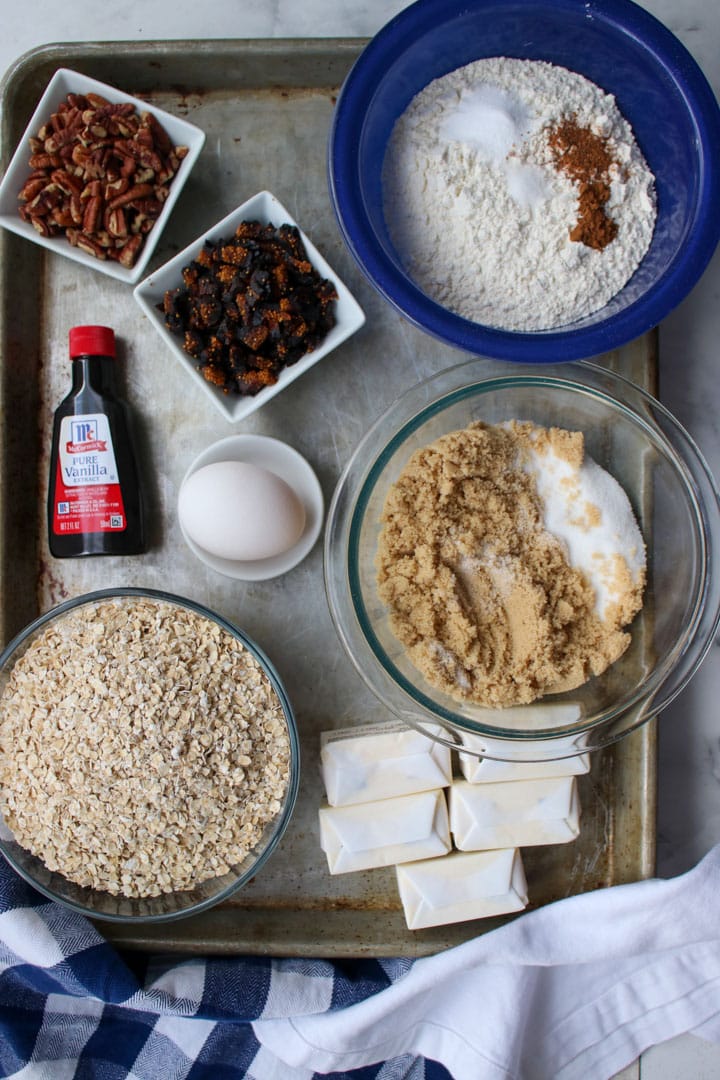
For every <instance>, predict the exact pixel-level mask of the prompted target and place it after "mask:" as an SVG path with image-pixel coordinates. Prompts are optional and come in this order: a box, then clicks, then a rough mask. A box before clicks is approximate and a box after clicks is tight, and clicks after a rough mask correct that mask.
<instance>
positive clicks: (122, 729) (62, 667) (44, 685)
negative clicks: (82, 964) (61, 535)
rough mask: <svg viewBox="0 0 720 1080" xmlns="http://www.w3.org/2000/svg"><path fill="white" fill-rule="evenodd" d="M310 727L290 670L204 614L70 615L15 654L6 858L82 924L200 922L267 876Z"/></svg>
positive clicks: (0, 694)
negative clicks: (287, 682)
mask: <svg viewBox="0 0 720 1080" xmlns="http://www.w3.org/2000/svg"><path fill="white" fill-rule="evenodd" d="M299 768H300V759H299V744H298V737H297V730H296V726H295V720H294V716H293V712H292V708H291V706H290V702H289V701H288V698H287V695H286V693H285V691H284V689H283V686H282V684H281V682H280V679H279V677H278V675H277V672H276V671H275V669H274V667H273V665H272V663H271V662H270V661H269V660H268V658H267V657H266V656H265V655H264V654H263V653H262V651H261V650H260V649H259V648H258V646H257V645H256V644H255V643H254V642H252V641H251V640H250V639H249V638H248V637H247V636H246V635H245V634H244V633H243V632H242V631H241V630H239V629H237V627H235V626H233V625H232V624H231V623H229V622H228V621H226V620H225V619H224V618H222V617H221V616H219V615H217V614H214V613H213V612H211V611H209V610H208V609H206V608H204V607H203V606H202V605H200V604H197V603H195V602H193V601H192V600H187V599H183V598H181V597H177V596H172V595H170V594H167V593H163V592H159V591H153V590H143V589H133V588H125V589H117V590H101V591H98V592H93V593H88V594H85V595H83V596H78V597H76V598H74V599H71V600H68V601H66V602H65V603H62V604H60V605H59V606H58V607H56V608H53V609H52V610H51V611H49V612H47V613H46V614H44V615H42V616H40V617H39V618H38V619H36V620H35V621H34V622H33V623H31V624H30V625H29V626H28V627H27V628H26V629H25V630H23V631H22V632H21V633H20V634H19V635H18V636H17V637H16V638H15V639H14V640H13V641H11V642H10V643H9V645H8V646H7V647H6V648H5V650H4V652H3V653H2V655H1V656H0V851H2V853H3V855H4V856H5V858H6V859H7V861H8V862H9V863H10V865H11V866H13V867H14V869H15V870H16V871H17V872H18V873H19V874H21V875H22V876H23V877H24V878H25V879H26V880H27V881H28V882H30V884H31V885H33V886H35V888H37V889H38V890H39V891H40V892H42V893H44V894H45V895H46V896H48V897H50V898H51V899H54V900H58V901H60V902H61V903H63V904H66V905H67V906H69V907H71V908H73V909H74V910H76V911H79V912H81V913H82V914H85V915H88V916H92V917H94V918H101V919H107V920H110V921H117V922H127V921H131V920H137V921H145V922H159V921H163V920H169V919H174V918H178V917H181V916H186V915H191V914H195V913H197V912H199V911H203V910H204V909H206V908H208V907H210V906H212V905H214V904H217V903H218V902H220V901H222V900H224V899H226V898H227V897H229V896H230V895H231V894H233V893H235V892H236V891H237V890H238V889H240V888H242V886H243V885H244V884H245V883H246V882H247V881H248V880H249V879H250V878H251V877H253V876H255V875H256V874H257V873H258V871H259V870H260V869H261V867H262V866H263V864H264V863H265V862H266V860H267V859H268V858H269V857H270V855H271V853H272V852H273V850H274V849H275V847H276V846H277V844H278V842H279V840H280V838H281V836H282V834H283V832H284V831H285V829H286V827H287V824H288V822H289V819H290V816H291V814H292V811H293V807H294V804H295V799H296V796H297V790H298V781H299Z"/></svg>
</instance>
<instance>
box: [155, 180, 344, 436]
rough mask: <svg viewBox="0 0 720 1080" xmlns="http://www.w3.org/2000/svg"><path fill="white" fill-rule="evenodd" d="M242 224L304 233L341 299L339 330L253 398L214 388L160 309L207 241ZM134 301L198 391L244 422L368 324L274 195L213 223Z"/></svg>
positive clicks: (310, 254)
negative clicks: (289, 227)
mask: <svg viewBox="0 0 720 1080" xmlns="http://www.w3.org/2000/svg"><path fill="white" fill-rule="evenodd" d="M243 221H259V222H260V223H261V224H262V225H270V224H272V225H274V226H275V227H276V228H279V227H280V226H281V225H286V224H287V225H294V226H296V228H298V229H299V231H300V235H301V237H302V241H303V243H304V245H305V251H306V252H307V256H308V259H309V260H310V262H311V263H312V264H313V266H314V268H315V269H316V270H317V271H318V273H319V274H320V275H321V277H323V278H327V279H328V280H329V281H331V282H332V283H333V285H334V286H335V289H336V290H337V295H338V298H337V300H336V301H335V326H334V327H333V328H332V329H331V330H330V331H329V333H328V334H327V336H326V337H325V338H324V340H323V341H322V342H321V343H320V344H319V345H318V346H317V347H316V348H315V349H313V351H312V352H309V353H306V354H305V356H303V357H302V358H301V359H300V360H298V361H296V362H295V363H294V364H291V365H290V366H289V367H286V368H283V370H282V371H281V372H280V375H279V377H278V381H277V382H276V383H275V384H274V385H273V386H268V387H266V389H264V390H261V391H260V392H259V393H258V394H255V395H254V396H252V397H250V396H245V395H241V394H226V393H224V392H223V391H222V390H221V389H219V388H218V387H216V386H213V385H212V384H211V383H209V382H208V381H207V379H205V378H204V377H203V376H202V374H201V373H200V372H199V371H198V370H197V365H196V361H195V360H194V359H193V358H192V357H191V356H190V355H189V354H188V353H186V352H185V350H184V349H183V347H182V344H181V339H180V338H179V337H178V336H177V335H176V334H173V333H171V332H170V330H168V329H167V327H166V326H165V318H164V315H163V313H162V312H161V311H159V310H158V308H157V305H158V304H160V303H161V302H162V300H163V297H164V295H165V293H166V292H167V290H169V289H175V288H177V287H178V286H180V285H182V271H183V269H184V267H186V266H187V265H189V263H191V262H192V260H193V259H194V258H196V256H197V255H198V254H199V253H200V251H201V250H202V248H203V245H204V243H205V241H206V240H211V241H213V242H214V241H217V240H220V239H230V238H231V237H232V236H233V235H234V233H235V230H236V228H237V227H238V225H240V224H241V222H243ZM134 295H135V299H136V300H137V302H138V304H139V305H140V307H141V308H142V310H143V311H144V312H145V314H146V315H147V317H148V319H149V320H150V322H151V323H152V325H153V326H154V327H155V329H156V330H157V332H158V333H159V334H160V336H161V337H162V338H163V340H164V341H165V343H166V344H167V346H168V347H169V348H170V349H171V350H172V352H173V353H174V354H175V356H176V357H177V358H178V360H179V361H180V363H181V364H182V365H183V367H184V368H185V369H186V371H188V372H189V374H190V376H191V377H192V378H193V379H194V380H195V382H196V383H197V385H198V387H199V388H200V389H201V390H202V392H203V393H204V394H206V395H207V396H208V397H209V398H210V400H211V401H212V402H213V404H214V405H215V406H216V407H217V408H218V409H219V410H220V412H221V413H222V414H223V416H224V417H225V419H226V420H230V421H238V420H244V419H245V417H246V416H249V415H250V413H252V412H255V410H256V409H259V408H260V406H261V405H264V404H265V402H266V401H269V400H270V398H272V397H274V396H275V395H276V394H278V393H280V391H281V390H284V389H285V387H286V386H289V385H290V383H291V382H294V381H295V379H297V378H298V376H300V375H302V374H303V372H305V371H307V370H308V368H310V367H312V366H313V364H317V362H318V360H322V358H323V357H324V356H327V354H328V353H329V352H332V350H333V349H335V348H337V346H338V345H340V344H341V343H342V342H343V341H345V340H346V338H349V337H350V335H351V334H354V333H355V331H356V330H358V329H359V328H360V327H361V326H362V325H363V323H364V322H365V314H364V312H363V310H362V308H361V307H360V305H359V304H358V302H357V301H356V300H355V298H354V297H353V296H352V294H351V293H350V292H349V290H348V289H347V287H346V286H345V285H344V284H343V282H342V281H341V280H340V278H339V277H338V276H337V274H336V273H335V272H334V271H333V270H332V268H331V267H330V266H329V265H328V263H327V262H326V261H325V259H324V258H323V257H322V255H321V254H320V252H319V251H318V250H317V248H316V247H315V246H314V244H312V243H311V241H310V240H309V239H308V238H307V236H306V235H305V234H304V233H303V231H302V229H300V228H299V226H298V225H297V222H296V221H295V220H294V219H293V218H292V217H291V215H290V214H289V213H288V211H287V210H286V209H285V207H284V206H283V205H282V204H281V203H280V202H279V201H278V200H277V199H276V198H275V196H274V195H271V194H270V192H269V191H261V192H259V193H258V194H257V195H254V196H253V197H252V198H251V199H248V200H247V202H244V203H243V204H242V206H239V207H238V208H237V210H233V212H232V213H230V214H228V215H227V217H224V218H223V219H222V221H219V222H218V223H217V225H213V226H212V228H210V229H208V231H207V232H206V233H203V235H202V236H199V237H198V239H197V240H195V241H194V242H193V243H192V244H189V245H188V246H187V247H186V248H185V249H184V250H183V251H181V252H180V253H179V254H178V255H176V256H175V257H174V258H172V259H171V260H170V262H167V263H165V265H164V266H161V267H160V268H159V269H158V270H155V271H154V272H153V273H152V274H150V276H149V277H147V278H146V279H145V280H144V281H142V282H141V283H140V284H139V285H138V286H137V287H136V289H135V293H134Z"/></svg>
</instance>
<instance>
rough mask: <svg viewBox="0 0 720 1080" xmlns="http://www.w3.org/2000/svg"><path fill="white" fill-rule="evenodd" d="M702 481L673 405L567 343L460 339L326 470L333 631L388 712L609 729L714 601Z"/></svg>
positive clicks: (704, 620)
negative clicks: (521, 352)
mask: <svg viewBox="0 0 720 1080" xmlns="http://www.w3.org/2000/svg"><path fill="white" fill-rule="evenodd" d="M719 541H720V501H719V498H718V492H717V489H716V486H715V483H714V481H713V479H712V476H711V475H710V473H709V471H708V468H707V465H706V464H705V461H704V459H703V457H702V455H701V454H700V452H699V450H698V449H697V447H696V446H695V444H694V443H693V441H692V440H691V438H690V437H689V436H688V434H687V433H686V432H685V431H684V429H683V428H682V427H681V426H680V424H679V423H678V422H677V420H675V419H674V417H673V416H672V415H671V414H670V413H669V412H668V411H667V410H666V409H665V408H664V407H663V406H662V405H661V404H660V403H659V402H658V401H657V400H655V398H653V397H652V396H651V395H650V394H648V393H646V392H645V391H643V390H641V389H639V388H638V387H637V386H635V385H634V384H633V383H631V382H630V381H629V380H627V379H625V378H623V377H622V376H620V375H618V374H615V373H613V372H611V371H609V370H607V369H605V368H602V367H599V366H597V365H594V364H589V363H587V362H581V363H578V364H574V365H572V371H571V372H570V371H569V369H568V368H567V367H566V366H565V365H548V366H547V367H544V368H543V369H542V372H541V373H539V372H538V370H537V368H535V367H533V366H531V365H517V366H513V368H512V369H509V368H508V367H507V365H505V364H503V363H502V362H500V361H490V360H482V359H474V360H470V361H467V362H465V363H462V364H459V365H457V366H455V367H452V368H448V369H446V370H444V371H442V372H440V373H439V374H437V375H435V376H433V377H431V378H430V379H427V380H425V381H424V382H422V383H418V384H416V385H415V386H414V387H412V388H411V389H410V390H408V391H407V392H406V393H405V394H403V395H402V396H401V397H400V398H398V399H397V401H396V402H395V403H394V404H393V405H392V406H391V407H390V408H389V409H388V410H387V412H386V413H385V414H384V415H383V416H381V417H380V418H379V419H378V420H377V421H376V423H375V424H374V426H373V427H372V428H371V429H370V430H369V431H368V432H367V434H366V436H365V437H364V438H363V440H362V441H361V443H360V444H359V445H358V447H357V449H356V450H355V452H354V454H353V456H352V458H351V459H350V461H349V462H348V464H347V466H346V468H345V471H344V472H343V475H342V476H341V478H340V480H339V482H338V485H337V487H336V490H335V493H334V496H333V499H332V502H331V506H330V509H329V513H328V520H327V525H326V533H325V584H326V591H327V596H328V602H329V606H330V611H331V615H332V618H333V621H334V624H335V628H336V630H337V632H338V635H339V637H340V639H341V641H342V643H343V645H344V646H345V648H346V651H347V652H348V655H349V656H350V658H351V659H352V661H353V663H354V665H355V667H356V669H357V670H358V672H359V674H360V675H361V676H362V678H363V679H364V680H365V682H366V684H367V685H368V687H369V688H370V690H372V691H373V693H374V694H375V695H376V696H377V697H378V698H379V699H380V701H382V702H383V704H384V705H385V706H386V707H387V708H389V709H390V710H391V711H392V712H393V713H394V714H395V715H396V716H398V717H399V718H400V719H402V720H404V721H405V722H406V723H408V724H409V725H411V726H414V727H416V728H420V729H422V730H427V731H428V732H429V733H431V732H433V731H436V730H437V727H438V725H439V726H440V728H441V729H442V730H441V741H443V740H444V741H447V742H449V743H450V744H451V745H455V746H457V745H460V744H462V745H463V746H465V747H467V748H469V750H470V751H471V752H478V753H481V754H483V755H484V756H487V757H497V758H500V759H504V760H518V761H533V760H550V759H554V758H561V757H569V756H571V755H575V754H580V753H584V752H585V751H587V750H593V749H597V748H600V747H602V746H606V745H609V744H610V743H613V742H615V741H617V740H618V739H620V738H622V737H623V736H625V735H626V734H628V732H630V731H632V730H634V729H635V728H637V727H638V726H640V725H641V724H643V723H644V722H645V721H646V720H648V719H650V718H651V717H652V716H655V715H656V714H657V713H659V712H660V711H661V710H662V709H663V708H664V707H665V706H666V705H667V704H668V703H669V702H670V701H671V700H672V699H673V698H674V697H675V696H676V695H677V694H678V693H679V692H680V690H681V689H682V688H683V687H684V686H685V685H686V684H687V682H688V680H689V679H690V678H691V677H692V675H693V674H694V672H695V671H696V670H697V667H698V665H699V664H700V662H701V661H702V659H703V658H704V656H705V654H706V653H707V650H708V649H709V648H710V645H711V643H712V641H713V638H714V635H715V633H716V632H717V628H718V624H719V621H720V578H719V577H718V574H717V569H716V562H717V558H718V542H719Z"/></svg>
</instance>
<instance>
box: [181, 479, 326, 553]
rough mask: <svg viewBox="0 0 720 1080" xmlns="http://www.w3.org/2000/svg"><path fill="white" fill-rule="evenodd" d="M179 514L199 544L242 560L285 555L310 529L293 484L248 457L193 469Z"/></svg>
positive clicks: (182, 492)
mask: <svg viewBox="0 0 720 1080" xmlns="http://www.w3.org/2000/svg"><path fill="white" fill-rule="evenodd" d="M178 516H179V518H180V523H181V525H182V527H183V529H184V530H185V532H186V533H187V535H188V536H189V537H190V539H191V540H193V541H194V542H195V543H196V544H197V545H198V547H201V548H203V549H204V550H205V551H207V552H209V554H211V555H216V556H217V557H219V558H221V559H232V560H233V561H236V562H250V561H254V560H256V559H271V558H272V557H273V556H275V555H281V554H282V553H283V552H284V551H288V550H289V549H290V548H291V547H293V545H294V544H296V543H297V542H298V540H299V539H300V537H301V536H302V532H303V529H304V528H305V508H304V507H303V505H302V503H301V502H300V500H299V499H298V497H297V495H296V494H295V492H294V491H293V489H292V488H291V487H290V485H289V484H287V483H286V482H285V481H284V480H283V479H282V478H281V477H279V476H276V475H275V473H273V472H270V471H269V470H268V469H263V468H261V467H260V466H258V465H251V464H249V463H248V462H245V461H218V462H216V463H215V464H214V465H204V466H203V467H202V468H201V469H198V470H197V472H194V473H192V474H191V475H190V476H189V477H188V478H187V480H186V481H185V483H184V484H183V485H182V487H181V489H180V497H179V499H178Z"/></svg>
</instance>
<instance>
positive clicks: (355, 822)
mask: <svg viewBox="0 0 720 1080" xmlns="http://www.w3.org/2000/svg"><path fill="white" fill-rule="evenodd" d="M319 813H320V847H321V848H322V849H323V851H324V852H325V854H326V856H327V861H328V867H329V869H330V873H331V874H346V873H349V872H350V871H352V870H369V869H371V868H372V867H376V866H392V865H393V864H395V863H402V862H410V861H411V860H413V859H432V858H434V857H435V856H438V855H445V854H446V853H447V852H448V851H449V850H450V847H451V843H450V830H449V823H448V812H447V803H446V801H445V794H444V792H443V791H423V792H419V793H417V794H415V795H401V796H400V798H397V799H380V800H378V801H377V802H371V803H358V804H357V805H355V806H321V807H320V811H319Z"/></svg>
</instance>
